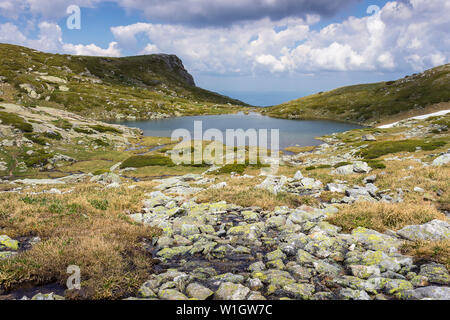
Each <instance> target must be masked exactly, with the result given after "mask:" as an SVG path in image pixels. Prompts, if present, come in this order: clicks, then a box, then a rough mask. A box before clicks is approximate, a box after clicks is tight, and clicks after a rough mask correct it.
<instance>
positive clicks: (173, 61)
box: [155, 54, 195, 86]
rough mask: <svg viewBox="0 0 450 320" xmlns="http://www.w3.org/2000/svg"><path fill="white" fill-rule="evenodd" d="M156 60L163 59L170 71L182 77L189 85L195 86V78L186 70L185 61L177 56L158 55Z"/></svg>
mask: <svg viewBox="0 0 450 320" xmlns="http://www.w3.org/2000/svg"><path fill="white" fill-rule="evenodd" d="M155 59H161V61H162V62H164V63H165V64H166V65H167V68H168V69H169V71H171V72H173V73H175V74H177V75H178V76H180V77H181V78H182V79H184V80H185V82H186V83H187V84H188V85H191V86H195V81H194V77H193V76H192V75H190V74H189V72H188V71H187V70H186V69H185V68H184V65H183V61H181V59H180V58H178V57H177V56H176V55H173V54H170V55H169V54H158V55H155Z"/></svg>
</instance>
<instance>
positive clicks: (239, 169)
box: [214, 162, 269, 175]
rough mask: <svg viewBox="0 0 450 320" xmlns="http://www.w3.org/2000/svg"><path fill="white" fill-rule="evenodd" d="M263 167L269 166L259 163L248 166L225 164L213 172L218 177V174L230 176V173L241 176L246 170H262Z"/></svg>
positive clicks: (244, 164) (243, 164) (246, 164)
mask: <svg viewBox="0 0 450 320" xmlns="http://www.w3.org/2000/svg"><path fill="white" fill-rule="evenodd" d="M263 167H269V165H267V164H261V163H259V162H258V163H256V164H248V163H233V164H226V165H224V166H223V167H221V168H219V169H217V170H216V171H214V173H215V174H217V175H219V174H230V173H232V172H235V173H237V174H243V173H244V171H245V170H246V169H247V168H253V169H259V168H263Z"/></svg>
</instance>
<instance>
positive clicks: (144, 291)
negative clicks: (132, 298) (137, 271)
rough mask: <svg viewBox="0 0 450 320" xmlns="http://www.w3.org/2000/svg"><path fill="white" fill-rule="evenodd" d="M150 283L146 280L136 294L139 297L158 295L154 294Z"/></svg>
mask: <svg viewBox="0 0 450 320" xmlns="http://www.w3.org/2000/svg"><path fill="white" fill-rule="evenodd" d="M152 287H153V286H152V283H151V282H149V281H147V282H145V283H144V284H143V285H142V286H141V288H140V289H139V291H138V295H139V297H141V298H157V297H158V296H157V295H156V293H155V291H154V289H155V288H152Z"/></svg>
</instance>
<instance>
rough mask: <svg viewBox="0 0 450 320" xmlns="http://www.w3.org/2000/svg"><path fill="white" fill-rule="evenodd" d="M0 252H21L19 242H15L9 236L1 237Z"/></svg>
mask: <svg viewBox="0 0 450 320" xmlns="http://www.w3.org/2000/svg"><path fill="white" fill-rule="evenodd" d="M0 250H4V251H7V250H8V251H17V250H19V241H17V240H13V239H11V238H10V237H8V236H7V235H2V236H0Z"/></svg>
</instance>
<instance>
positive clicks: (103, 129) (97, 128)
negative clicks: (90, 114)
mask: <svg viewBox="0 0 450 320" xmlns="http://www.w3.org/2000/svg"><path fill="white" fill-rule="evenodd" d="M89 128H91V129H94V130H95V131H97V132H100V133H105V132H113V133H119V134H122V133H123V132H122V131H121V130H119V129H116V128H113V127H108V126H102V125H100V124H98V125H94V126H89Z"/></svg>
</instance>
